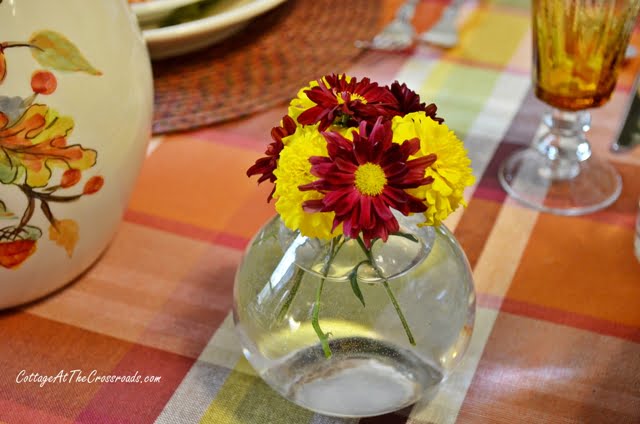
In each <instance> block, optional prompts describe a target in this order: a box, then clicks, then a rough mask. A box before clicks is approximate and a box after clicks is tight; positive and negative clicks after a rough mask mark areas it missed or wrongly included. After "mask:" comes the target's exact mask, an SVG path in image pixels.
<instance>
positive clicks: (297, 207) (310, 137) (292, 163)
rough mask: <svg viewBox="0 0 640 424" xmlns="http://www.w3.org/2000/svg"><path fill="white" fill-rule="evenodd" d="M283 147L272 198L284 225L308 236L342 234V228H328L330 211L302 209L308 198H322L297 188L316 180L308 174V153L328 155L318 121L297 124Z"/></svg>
mask: <svg viewBox="0 0 640 424" xmlns="http://www.w3.org/2000/svg"><path fill="white" fill-rule="evenodd" d="M283 142H284V144H285V147H284V149H282V152H281V153H280V159H279V160H278V167H277V168H276V170H275V171H274V172H273V173H274V175H275V176H276V178H277V179H276V190H275V193H274V196H273V197H274V199H277V201H276V211H278V213H279V214H280V217H281V218H282V220H283V221H284V223H285V225H286V226H287V227H288V228H290V229H292V230H298V229H299V230H300V232H301V233H302V234H304V235H305V236H308V237H317V238H320V239H330V238H332V237H334V236H337V235H339V234H341V232H342V228H341V227H340V228H336V230H335V231H334V232H331V227H332V225H333V218H334V213H333V212H330V213H329V212H314V213H308V212H305V211H304V210H303V209H302V204H303V203H304V202H305V201H307V200H316V199H322V197H323V195H322V194H321V193H319V192H318V191H315V190H309V191H300V190H299V189H298V187H299V186H301V185H303V184H308V183H311V182H313V181H315V180H317V177H315V176H313V175H312V174H311V172H310V171H311V163H310V162H309V158H310V157H311V156H327V142H326V141H325V139H324V137H323V136H322V135H321V134H320V133H319V132H318V128H317V125H310V126H304V127H298V129H297V130H296V132H295V133H294V134H293V135H290V136H289V137H286V138H285V139H283Z"/></svg>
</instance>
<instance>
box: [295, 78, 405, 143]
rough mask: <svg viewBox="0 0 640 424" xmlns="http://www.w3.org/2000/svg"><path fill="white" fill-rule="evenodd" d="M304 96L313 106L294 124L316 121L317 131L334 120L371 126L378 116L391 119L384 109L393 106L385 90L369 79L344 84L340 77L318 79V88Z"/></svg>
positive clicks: (310, 123)
mask: <svg viewBox="0 0 640 424" xmlns="http://www.w3.org/2000/svg"><path fill="white" fill-rule="evenodd" d="M325 81H326V83H325ZM305 94H306V95H307V97H309V100H311V101H312V102H314V103H315V106H313V107H311V108H309V109H308V110H306V111H304V112H303V113H302V114H300V116H299V117H298V122H299V123H301V124H303V125H312V124H315V123H318V122H319V123H320V125H319V130H320V131H324V130H326V129H327V128H328V127H329V126H330V125H331V124H333V123H334V121H335V120H336V119H337V118H338V119H341V120H343V122H345V123H353V122H355V123H356V124H355V125H357V124H358V123H359V122H360V121H362V120H368V121H370V122H371V123H373V122H375V119H376V117H378V116H380V115H383V116H393V115H390V114H389V110H388V109H389V108H390V107H392V106H393V105H394V104H395V103H396V100H395V98H394V97H393V95H392V94H391V92H390V91H389V89H388V88H386V87H380V86H378V83H375V82H371V80H369V78H363V79H362V80H361V81H358V79H357V78H351V79H350V80H349V81H347V77H346V75H344V74H342V75H335V74H332V75H327V76H325V77H324V79H319V80H318V86H316V87H313V88H311V89H310V90H307V91H305Z"/></svg>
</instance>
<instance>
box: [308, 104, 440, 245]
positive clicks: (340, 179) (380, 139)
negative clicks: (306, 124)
mask: <svg viewBox="0 0 640 424" xmlns="http://www.w3.org/2000/svg"><path fill="white" fill-rule="evenodd" d="M367 127H368V126H367V125H366V123H365V122H362V123H361V125H360V134H354V140H353V142H351V141H349V140H347V139H346V138H344V137H343V136H342V135H340V134H339V133H337V132H325V133H323V136H324V137H325V139H326V140H327V150H328V153H329V157H322V156H313V157H311V158H310V159H309V161H310V162H311V174H313V175H315V176H317V177H318V178H319V179H318V180H316V181H314V182H312V183H310V184H306V185H303V186H300V187H299V188H300V190H303V191H304V190H318V191H319V192H321V193H323V194H324V197H323V198H322V199H320V200H308V201H306V202H305V203H304V204H303V208H304V209H305V211H307V212H335V218H334V221H333V228H334V229H335V228H336V227H338V226H339V225H340V223H342V224H343V229H344V234H345V235H346V236H348V237H351V238H357V237H359V235H360V233H362V237H363V240H364V243H365V245H366V246H367V248H370V247H371V241H372V240H374V239H376V238H380V239H382V240H384V241H386V240H387V238H388V236H389V234H394V233H397V232H398V231H399V229H400V227H399V224H398V221H397V220H396V218H395V217H394V216H393V213H392V212H391V209H392V208H393V209H396V210H397V211H399V212H401V213H403V214H404V215H408V214H409V213H411V212H424V211H425V210H426V209H427V207H426V205H425V204H424V203H423V202H422V201H421V200H420V199H418V198H416V197H414V196H412V195H410V194H409V193H407V192H406V191H405V190H406V189H410V188H417V187H420V186H423V185H426V184H430V183H431V182H432V181H433V178H431V177H427V178H425V177H424V174H425V169H426V168H427V167H428V166H429V165H431V164H432V163H433V162H434V161H435V160H436V156H435V155H433V154H432V155H428V156H423V157H420V158H417V159H412V160H409V156H411V155H413V154H415V153H416V152H417V151H418V150H419V148H420V142H419V140H418V139H417V138H415V139H412V140H406V141H405V142H404V143H402V144H397V143H393V142H392V135H393V134H392V131H391V123H390V122H389V121H388V120H387V121H384V120H383V119H382V117H380V118H378V120H377V121H376V122H375V124H374V125H373V127H372V129H371V131H368V128H367Z"/></svg>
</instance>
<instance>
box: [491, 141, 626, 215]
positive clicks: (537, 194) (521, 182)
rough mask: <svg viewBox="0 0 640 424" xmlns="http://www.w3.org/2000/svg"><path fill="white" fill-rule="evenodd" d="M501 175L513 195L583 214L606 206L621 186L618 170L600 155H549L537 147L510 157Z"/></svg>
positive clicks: (533, 203) (547, 207) (552, 210)
mask: <svg viewBox="0 0 640 424" xmlns="http://www.w3.org/2000/svg"><path fill="white" fill-rule="evenodd" d="M498 178H499V180H500V184H501V185H502V188H504V190H505V191H506V192H507V193H508V194H509V195H510V196H511V197H513V198H514V199H516V200H518V201H519V202H521V203H523V204H525V205H526V206H529V207H530V208H533V209H536V210H539V211H542V212H549V213H554V214H557V215H568V216H575V215H584V214H587V213H591V212H595V211H598V210H600V209H604V208H606V207H607V206H609V205H611V204H612V203H613V202H615V201H616V199H617V198H618V197H619V196H620V192H621V190H622V178H621V177H620V174H618V171H616V169H615V168H614V167H613V166H611V165H610V164H609V163H607V162H605V161H603V160H600V159H598V158H597V157H594V156H590V157H589V158H588V159H586V160H583V161H578V160H573V161H568V160H566V159H550V158H549V157H548V156H547V155H544V154H542V153H541V152H540V151H538V150H536V149H534V148H529V149H526V150H522V151H519V152H516V153H514V154H513V155H511V156H510V157H509V158H507V160H505V161H504V162H503V163H502V165H501V167H500V170H499V171H498Z"/></svg>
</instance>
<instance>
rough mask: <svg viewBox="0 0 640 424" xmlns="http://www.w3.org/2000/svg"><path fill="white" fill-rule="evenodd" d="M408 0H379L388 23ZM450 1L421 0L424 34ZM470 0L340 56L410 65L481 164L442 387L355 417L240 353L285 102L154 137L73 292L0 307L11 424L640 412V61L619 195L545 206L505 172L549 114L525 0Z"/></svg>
mask: <svg viewBox="0 0 640 424" xmlns="http://www.w3.org/2000/svg"><path fill="white" fill-rule="evenodd" d="M398 4H399V1H391V0H388V1H385V2H383V3H382V7H383V9H384V10H383V14H382V15H383V16H384V17H385V19H389V18H390V17H391V16H392V13H393V10H394V8H395V7H396V6H397V5H398ZM445 5H446V1H444V0H443V1H431V0H429V1H426V0H425V1H422V2H421V4H420V9H419V11H418V18H417V19H416V25H417V27H418V30H423V29H425V28H426V27H427V26H428V25H429V24H430V23H431V22H433V21H434V19H435V18H436V17H437V16H438V14H439V13H440V11H441V10H442V8H443V7H444V6H445ZM463 12H464V13H463V16H461V21H460V22H461V29H462V41H461V43H460V45H459V46H458V47H456V48H454V49H452V50H450V51H441V50H438V49H435V48H432V47H428V46H417V47H416V48H415V49H414V50H411V51H408V52H404V53H379V52H368V53H366V54H363V55H362V56H360V57H359V58H358V60H357V61H356V62H354V64H353V66H352V67H351V68H350V69H348V70H347V71H348V73H349V74H351V75H354V76H359V77H361V76H369V77H371V78H372V79H373V80H376V81H379V82H381V83H385V84H386V83H390V82H392V81H393V80H395V79H398V80H400V81H403V82H406V83H407V84H408V85H409V86H410V87H412V88H414V89H415V90H416V91H418V92H419V94H420V95H421V96H422V97H423V99H425V100H428V101H434V102H436V103H437V104H438V106H439V114H440V115H441V116H443V117H445V118H446V121H447V123H448V125H449V126H450V127H451V128H453V129H454V130H455V131H456V132H457V133H458V134H459V136H460V137H461V138H462V139H464V141H465V144H466V146H467V148H468V149H469V150H470V155H471V157H472V160H473V167H474V171H475V174H476V176H477V183H476V185H475V186H474V187H472V188H471V189H470V190H468V192H467V199H468V203H469V205H468V207H467V208H466V209H465V210H461V211H459V212H457V213H455V214H454V215H452V216H451V217H450V218H449V219H448V220H447V225H448V226H449V228H450V229H452V230H453V231H454V233H455V236H456V237H457V238H458V240H459V241H460V242H461V244H462V246H463V248H464V249H465V251H466V254H467V256H468V258H469V262H470V263H471V266H472V268H473V274H474V279H475V284H476V290H477V293H478V308H477V318H476V326H475V331H474V334H473V338H472V341H471V345H470V348H469V350H468V353H467V355H466V358H465V360H464V361H463V363H462V365H461V366H460V367H459V368H458V369H457V370H456V371H455V372H454V373H453V374H452V375H451V377H450V378H449V379H448V380H447V381H446V382H445V383H444V384H443V385H442V387H441V389H440V391H439V393H438V395H437V396H436V397H435V399H433V400H432V401H431V402H429V403H425V404H417V405H414V406H413V407H410V408H407V409H405V410H402V411H399V412H396V413H394V414H389V415H385V416H382V417H377V418H367V419H361V420H359V421H358V420H355V419H351V420H350V419H338V418H330V417H324V416H320V415H315V414H313V413H311V412H309V411H306V410H303V409H301V408H299V407H297V406H295V405H293V404H292V403H289V402H288V401H286V400H285V399H283V398H281V397H280V396H279V395H277V394H276V393H275V392H274V391H272V390H271V389H270V388H269V387H268V386H267V385H265V384H264V383H263V382H262V381H261V380H260V379H259V378H258V377H257V376H256V375H255V373H254V372H253V371H252V369H251V368H250V366H249V364H248V363H247V362H246V360H245V359H244V357H243V356H242V353H241V350H240V348H239V345H238V342H237V340H236V338H235V335H234V331H233V323H232V319H231V316H230V307H231V302H232V285H233V276H234V273H235V270H236V267H237V265H238V263H239V261H240V258H241V256H242V252H243V248H244V247H245V245H246V244H247V241H248V240H249V239H250V237H251V235H252V234H253V233H254V232H255V231H256V230H257V229H258V228H259V227H260V226H261V225H262V223H264V222H265V221H266V220H267V219H269V217H271V216H272V215H273V214H274V210H273V205H271V204H267V203H266V202H265V198H266V196H267V195H268V193H269V190H270V188H269V187H267V186H262V187H258V186H257V185H256V182H255V179H251V180H250V179H248V178H246V177H245V175H244V172H245V170H246V169H247V168H248V167H249V166H250V165H251V164H252V163H253V161H254V160H255V159H256V158H258V157H259V156H261V154H262V152H263V151H264V148H265V146H266V144H267V143H268V142H269V135H268V134H269V130H270V128H271V127H272V126H274V125H275V123H276V122H278V120H279V119H280V117H281V116H282V115H283V114H284V113H285V110H286V108H285V106H284V105H283V106H279V107H275V108H273V109H271V110H269V111H267V112H264V113H260V114H258V115H254V116H252V117H250V118H247V119H243V120H240V121H234V122H230V123H226V124H223V125H218V126H212V127H208V128H203V129H200V130H196V131H191V132H188V133H181V134H174V135H171V136H166V137H162V138H156V139H153V140H152V143H151V145H150V148H149V156H148V158H147V159H146V161H145V163H144V165H143V170H142V173H141V176H140V178H139V180H138V182H137V185H136V188H135V190H134V194H133V197H132V199H131V202H130V205H129V208H128V210H127V211H126V213H125V217H124V221H123V223H122V225H121V226H120V228H119V231H118V233H117V235H116V237H115V239H114V241H113V243H112V244H111V246H110V247H109V249H108V250H107V251H106V253H105V254H104V256H103V257H102V258H101V259H100V260H99V262H98V263H97V264H96V265H95V266H94V267H93V268H91V269H90V270H89V271H88V272H87V273H86V274H85V275H83V276H82V277H81V278H80V279H78V280H77V281H76V282H74V283H73V284H71V285H69V286H67V287H66V288H65V289H64V290H62V291H60V292H58V293H56V294H54V295H52V296H49V297H48V298H46V299H44V300H42V301H40V302H36V303H34V304H31V305H29V306H27V307H23V308H20V309H18V310H13V311H6V312H3V313H1V314H0V340H2V347H0V370H2V372H1V373H0V422H6V423H27V422H34V423H68V422H87V423H88V422H100V423H126V422H131V423H146V422H153V421H156V420H157V422H160V423H190V422H199V421H200V422H206V423H216V424H224V423H234V424H235V423H240V424H244V423H259V424H262V423H286V424H292V423H293V424H296V423H315V424H328V423H356V422H360V423H365V424H367V423H369V424H371V423H385V424H394V423H405V422H406V423H415V424H427V423H454V422H459V423H487V422H491V423H508V422H518V423H537V422H540V423H616V424H619V423H639V422H640V263H638V261H637V260H636V259H635V257H634V255H633V234H634V220H635V217H636V214H637V209H638V207H637V204H638V199H640V178H638V172H639V171H640V151H635V152H631V153H628V154H625V155H612V154H610V153H609V152H608V147H609V144H610V143H611V141H612V139H613V137H615V135H616V133H617V131H618V129H619V128H620V125H621V124H622V122H623V119H624V111H625V107H626V105H627V104H628V101H629V99H630V92H631V87H632V85H633V84H632V82H633V78H634V75H635V74H636V72H637V70H638V68H639V67H640V59H635V60H633V61H631V62H630V63H629V64H627V65H626V66H625V68H624V70H623V74H622V75H621V77H620V80H619V84H618V87H617V89H616V92H615V94H614V96H613V98H612V99H611V101H610V102H609V103H608V104H607V105H605V106H604V107H602V108H600V109H598V110H595V111H593V128H592V130H591V132H590V139H591V142H592V144H593V148H594V150H595V152H596V154H598V155H600V156H601V157H605V158H606V159H608V160H609V161H611V162H612V163H613V164H614V165H615V166H616V168H617V169H618V170H619V171H620V173H621V174H622V178H623V181H624V188H623V191H622V195H621V197H620V199H619V200H618V201H617V202H616V203H615V204H614V205H613V206H611V207H609V208H608V209H606V210H604V211H602V212H598V213H595V214H591V215H587V216H582V217H560V216H553V215H549V214H545V213H539V212H536V211H533V210H530V209H526V208H523V207H521V206H519V205H518V204H516V203H515V202H514V201H512V200H511V199H510V198H509V197H507V196H506V195H505V193H504V192H503V191H502V190H501V188H500V186H499V183H498V181H497V176H496V172H497V167H498V165H499V164H500V162H501V161H502V160H503V159H504V158H505V156H506V155H508V154H509V153H510V152H512V151H514V150H515V149H519V148H521V147H523V145H526V144H528V143H529V142H530V140H531V139H532V137H533V135H534V133H535V132H536V130H537V129H538V127H539V123H540V114H541V112H542V110H543V109H544V106H543V105H542V104H541V103H540V102H538V101H537V100H536V99H535V97H534V96H533V94H532V92H531V87H530V77H529V72H530V48H531V47H530V45H531V36H530V30H529V29H530V28H529V10H528V2H527V1H526V0H493V1H489V0H487V1H472V2H468V3H467V4H466V5H465V7H464V11H463ZM230 42H232V41H230ZM633 43H634V44H636V45H640V35H638V34H636V35H634V38H633ZM336 71H344V70H336ZM292 95H293V93H292ZM178 175H179V178H176V176H178ZM23 369H24V370H27V371H28V372H39V373H40V374H44V375H56V374H57V373H58V372H59V371H60V370H65V371H67V372H69V371H71V370H76V369H77V370H81V372H82V373H83V374H82V375H88V374H89V373H90V372H91V371H93V370H96V373H97V374H98V375H131V374H134V373H136V372H137V373H138V374H139V375H141V376H143V377H144V376H158V377H160V381H159V382H155V383H151V382H149V383H142V384H127V383H103V384H100V383H93V384H89V383H81V382H74V383H71V384H69V383H67V384H58V383H50V384H47V385H45V386H44V387H38V385H36V384H16V382H15V380H16V376H17V375H18V373H19V372H20V371H21V370H23Z"/></svg>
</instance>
